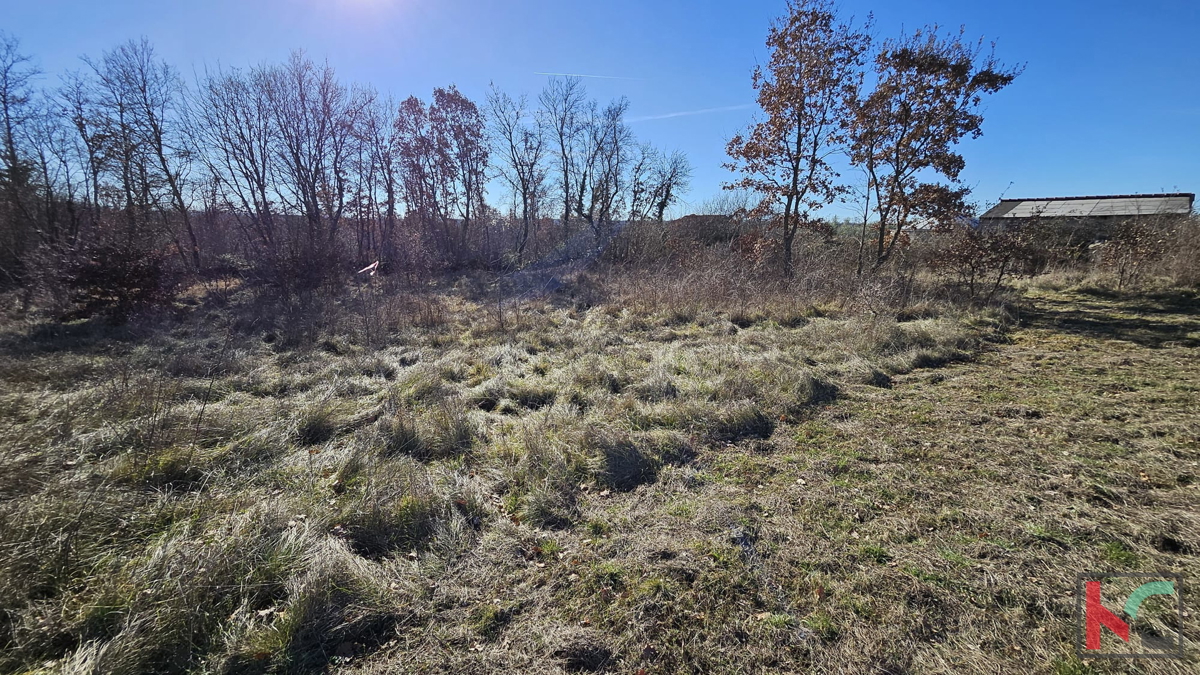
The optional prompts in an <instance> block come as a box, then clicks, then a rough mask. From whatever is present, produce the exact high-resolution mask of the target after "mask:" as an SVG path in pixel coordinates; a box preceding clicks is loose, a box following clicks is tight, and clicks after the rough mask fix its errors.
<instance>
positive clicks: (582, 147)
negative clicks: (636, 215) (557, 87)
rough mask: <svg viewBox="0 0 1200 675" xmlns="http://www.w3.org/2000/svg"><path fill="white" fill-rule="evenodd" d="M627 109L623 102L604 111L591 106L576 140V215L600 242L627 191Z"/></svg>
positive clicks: (629, 135)
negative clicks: (625, 182)
mask: <svg viewBox="0 0 1200 675" xmlns="http://www.w3.org/2000/svg"><path fill="white" fill-rule="evenodd" d="M628 109H629V101H627V100H626V99H624V98H621V99H618V100H616V101H613V102H612V103H610V104H608V105H607V106H605V107H604V108H603V109H600V108H599V107H598V106H597V105H596V104H595V102H590V103H589V105H588V106H587V117H586V118H585V122H584V125H583V132H582V133H581V134H580V135H579V137H578V139H577V142H578V145H579V147H578V151H577V153H576V156H577V157H578V158H579V159H580V161H579V163H578V165H577V166H576V170H575V173H574V183H575V186H574V189H575V192H574V197H575V204H574V206H575V215H577V216H579V217H580V218H582V219H583V220H584V221H585V222H587V224H588V226H589V227H590V228H591V230H592V233H593V234H594V235H595V237H596V239H597V240H599V239H601V238H602V237H603V236H604V234H605V233H606V232H607V230H608V228H609V225H611V222H612V219H613V215H614V214H615V213H616V212H617V211H618V209H619V208H620V203H619V200H620V198H621V196H622V194H623V192H624V189H625V184H624V178H625V170H626V169H627V167H628V164H629V161H630V146H632V145H633V134H632V133H630V131H629V127H627V126H626V125H625V123H624V122H623V121H622V118H624V116H625V112H626V111H627V110H628Z"/></svg>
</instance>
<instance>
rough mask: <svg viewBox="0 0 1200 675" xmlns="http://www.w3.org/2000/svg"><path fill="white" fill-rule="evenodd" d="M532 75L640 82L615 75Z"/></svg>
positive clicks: (632, 78) (637, 78)
mask: <svg viewBox="0 0 1200 675" xmlns="http://www.w3.org/2000/svg"><path fill="white" fill-rule="evenodd" d="M534 75H551V76H556V77H591V78H595V79H597V80H640V79H642V78H640V77H617V76H616V75H582V74H580V73H534Z"/></svg>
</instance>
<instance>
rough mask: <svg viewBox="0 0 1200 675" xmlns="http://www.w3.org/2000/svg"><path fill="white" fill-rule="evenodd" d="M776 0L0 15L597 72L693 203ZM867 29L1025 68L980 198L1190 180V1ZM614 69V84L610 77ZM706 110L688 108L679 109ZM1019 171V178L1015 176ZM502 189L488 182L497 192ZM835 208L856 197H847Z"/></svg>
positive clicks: (59, 59)
mask: <svg viewBox="0 0 1200 675" xmlns="http://www.w3.org/2000/svg"><path fill="white" fill-rule="evenodd" d="M783 8H784V3H783V2H782V0H743V1H740V2H717V1H714V0H690V1H684V0H665V1H657V2H654V1H650V0H607V1H605V2H588V3H584V2H573V1H571V0H557V1H552V0H527V1H523V2H503V3H502V2H495V1H494V0H493V1H484V0H237V1H235V0H206V1H205V2H191V3H182V2H171V1H164V0H159V1H157V2H150V1H145V0H106V1H104V2H99V1H97V0H89V1H83V2H81V1H66V0H39V1H36V2H30V1H27V0H0V30H5V31H7V32H9V33H11V34H13V35H15V36H17V37H18V38H19V39H20V40H21V42H22V46H23V48H24V51H26V52H27V53H30V54H32V55H33V56H34V57H35V58H36V59H37V61H38V63H39V64H40V66H41V67H42V69H43V70H44V71H46V73H47V74H48V75H47V77H48V78H49V79H50V81H52V78H53V76H55V75H57V73H59V72H62V71H63V70H66V69H71V68H77V67H79V61H78V58H79V57H80V56H81V55H84V54H91V55H98V54H99V53H100V52H101V51H103V50H104V49H107V48H109V47H112V46H114V45H115V44H117V43H119V42H122V41H124V40H127V39H129V38H136V37H140V36H146V37H147V38H149V39H150V40H151V41H152V42H153V43H154V44H155V46H156V48H157V49H158V51H159V53H160V54H161V55H162V56H163V57H164V58H165V59H167V60H168V61H169V62H171V63H172V64H173V65H175V66H176V67H177V68H179V69H180V70H181V71H182V72H183V73H184V74H185V75H186V76H188V77H190V76H191V74H192V73H193V72H195V71H199V70H202V69H203V67H204V66H205V65H206V64H208V65H215V64H218V63H220V64H222V65H226V66H230V65H247V64H254V63H259V62H263V61H278V60H282V59H284V58H286V56H287V54H288V52H289V51H290V50H291V49H294V48H304V49H306V50H307V51H308V52H309V54H310V55H312V56H314V57H316V58H327V59H328V60H329V61H330V63H331V64H332V65H333V66H334V67H335V68H337V70H338V72H339V73H340V74H341V76H342V77H343V78H345V79H347V80H355V81H361V82H368V83H371V84H372V85H374V86H375V87H376V88H377V89H379V90H381V91H383V92H390V93H392V94H394V95H396V96H397V97H404V96H407V95H409V94H410V93H416V94H418V95H420V96H422V97H423V98H427V97H428V96H429V94H430V92H431V91H432V89H433V88H434V87H436V86H444V85H447V84H450V83H454V84H457V85H458V87H459V88H460V89H461V90H462V91H463V92H464V93H466V94H467V95H468V96H471V97H472V98H476V99H477V100H480V101H482V98H483V95H484V93H485V91H486V88H487V85H488V83H489V82H492V81H494V82H495V83H496V84H497V85H499V86H500V87H501V88H502V89H504V90H506V91H509V92H510V93H514V94H516V93H520V92H527V93H529V94H530V95H531V97H532V96H535V95H536V93H537V91H538V90H540V88H541V87H542V85H543V84H544V82H545V80H546V76H544V75H538V74H536V73H539V72H558V73H581V74H587V75H603V76H607V77H606V78H589V79H587V80H586V84H587V87H588V90H589V92H590V93H591V94H592V95H593V96H594V97H596V98H599V99H601V100H602V101H603V100H607V99H610V98H613V97H617V96H621V95H625V96H628V97H629V99H630V102H631V107H630V112H629V120H630V123H631V125H632V126H633V128H634V129H635V131H636V133H637V135H638V136H639V138H641V139H644V140H648V141H651V142H653V143H654V144H656V145H658V146H660V147H663V148H666V149H668V150H673V149H680V150H683V151H684V152H686V153H687V155H688V156H689V158H690V159H691V161H692V164H693V165H694V167H695V176H694V178H693V181H692V182H693V189H692V191H691V193H690V194H689V195H687V197H686V199H687V201H688V202H689V204H685V205H682V206H681V212H687V211H688V210H689V206H696V205H699V204H700V203H701V202H703V201H704V200H705V199H707V198H708V197H710V196H712V195H714V194H715V193H717V192H719V190H720V186H721V183H722V182H724V181H726V180H729V178H730V175H729V173H728V172H727V171H725V170H724V169H722V168H721V163H722V162H723V161H724V159H725V155H724V146H725V141H726V140H727V139H728V138H729V137H730V136H731V135H733V134H734V133H735V132H736V131H738V130H739V129H741V128H743V127H744V126H746V125H747V124H748V123H749V122H750V121H751V119H752V117H753V115H754V112H755V111H754V109H753V106H752V104H753V102H754V98H753V91H752V90H751V88H750V71H751V70H752V68H753V67H754V65H755V64H756V63H760V62H764V61H765V60H766V57H767V54H766V50H765V48H764V46H763V39H764V37H765V35H766V30H767V26H768V24H769V22H770V20H771V19H772V18H773V17H775V16H777V15H778V14H780V13H781V12H782V11H783ZM843 10H844V11H845V12H846V13H847V14H854V15H858V16H863V15H865V14H866V13H867V12H869V11H874V12H875V16H876V24H877V32H878V33H879V34H880V35H881V36H885V37H886V36H891V35H897V34H899V32H900V31H901V30H902V29H909V30H911V29H915V28H917V27H918V26H920V25H923V24H925V23H930V22H937V23H940V24H942V25H944V26H952V27H957V26H959V25H966V27H967V29H968V33H969V34H970V35H972V36H979V35H982V36H985V37H986V38H987V39H989V40H992V39H994V40H997V41H998V43H999V44H998V48H997V52H998V54H999V55H1000V57H1001V58H1002V59H1003V60H1005V61H1006V62H1009V63H1020V62H1023V63H1025V64H1027V67H1026V71H1025V74H1024V75H1022V76H1021V77H1020V78H1018V80H1017V81H1016V83H1014V84H1013V85H1012V86H1011V87H1010V88H1009V89H1007V90H1005V91H1003V92H1001V93H1000V94H998V95H997V96H995V97H993V98H992V99H990V100H989V101H988V102H987V111H986V122H985V124H984V136H983V137H982V138H980V139H978V140H974V141H967V142H966V143H965V144H964V146H963V151H964V154H965V155H966V157H967V169H966V171H965V172H964V175H963V177H964V179H965V180H966V182H967V183H968V184H969V185H971V186H972V187H973V189H974V191H975V199H976V200H978V201H979V202H981V203H990V202H993V201H995V199H996V198H997V197H998V196H999V195H1000V194H1001V193H1002V192H1005V191H1007V195H1006V196H1008V197H1022V196H1058V195H1076V194H1105V193H1127V192H1158V191H1176V190H1180V191H1186V192H1196V191H1197V190H1198V189H1200V86H1197V85H1200V43H1198V42H1197V36H1198V35H1200V30H1198V29H1200V2H1196V0H1148V1H1145V2H1137V3H1134V2H1129V1H1128V0H1125V1H1116V0H1090V1H1082V0H1043V1H1041V2H1027V1H1024V0H1009V1H1008V2H998V1H988V2H973V1H971V0H967V1H965V2H964V1H962V0H958V1H956V2H950V1H942V0H936V1H926V2H911V1H905V0H886V1H884V0H876V1H875V2H868V1H865V0H862V1H860V0H844V2H843ZM616 78H620V79H616ZM694 111H707V112H700V113H696V114H686V115H673V114H674V113H687V112H694ZM1010 183H1011V187H1010ZM496 196H497V197H499V195H496ZM845 212H846V213H849V212H850V209H849V208H847V209H846V210H845Z"/></svg>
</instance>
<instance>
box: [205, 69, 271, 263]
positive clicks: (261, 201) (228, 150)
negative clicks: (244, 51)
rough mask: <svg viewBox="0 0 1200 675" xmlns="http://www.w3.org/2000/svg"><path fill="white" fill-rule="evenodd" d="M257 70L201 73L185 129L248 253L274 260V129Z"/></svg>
mask: <svg viewBox="0 0 1200 675" xmlns="http://www.w3.org/2000/svg"><path fill="white" fill-rule="evenodd" d="M266 78H267V74H266V73H265V72H263V71H261V70H256V71H252V72H249V73H245V72H242V71H238V70H233V71H229V72H220V71H218V72H215V73H207V74H206V75H205V77H204V78H203V79H202V80H201V81H200V83H199V85H198V90H199V92H198V98H197V101H196V103H195V105H193V106H192V112H193V117H192V122H193V124H192V125H191V131H192V137H193V142H194V144H195V146H196V153H195V156H196V157H198V158H200V160H201V161H202V162H203V163H204V165H205V167H206V168H207V170H208V172H209V174H210V175H211V177H212V179H213V181H215V182H216V183H217V184H218V185H219V186H220V188H221V190H220V191H221V193H222V194H223V196H224V201H225V202H226V204H227V205H228V208H229V210H231V211H232V212H233V213H234V214H235V215H236V218H237V222H238V224H239V226H240V227H241V229H242V232H243V233H244V235H245V239H246V241H247V243H248V244H250V245H251V246H252V247H253V248H254V249H256V250H258V251H261V252H264V253H266V255H267V256H268V257H269V258H271V259H274V258H275V256H276V255H277V254H278V252H279V251H278V245H279V234H278V232H277V226H276V222H275V219H276V218H275V216H276V203H277V201H278V197H277V196H276V195H275V180H276V169H275V165H276V163H277V161H276V155H275V152H274V146H275V126H274V122H273V113H272V107H271V102H270V99H269V96H268V90H267V81H266Z"/></svg>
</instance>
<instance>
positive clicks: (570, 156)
mask: <svg viewBox="0 0 1200 675" xmlns="http://www.w3.org/2000/svg"><path fill="white" fill-rule="evenodd" d="M586 98H587V94H586V92H585V91H584V88H583V84H582V83H581V82H580V81H579V78H574V77H568V78H563V79H559V78H551V80H550V82H549V83H548V84H547V85H546V88H545V89H543V90H542V93H541V95H540V96H539V97H538V101H539V103H540V104H541V107H542V110H543V111H545V115H546V117H545V119H546V125H547V127H548V128H549V132H550V137H551V142H552V143H553V144H554V153H555V159H556V160H557V162H556V164H557V167H556V168H557V174H558V175H557V177H556V179H555V181H556V184H557V186H558V192H559V198H560V199H561V201H562V236H563V241H564V242H566V241H567V240H568V239H569V238H570V236H571V213H572V212H573V211H574V208H575V205H576V203H577V202H578V199H577V198H576V193H575V191H574V188H573V184H574V177H575V175H576V172H577V171H578V168H577V160H576V157H575V148H576V145H577V144H578V143H579V139H580V137H581V135H582V134H583V130H584V125H583V115H584V109H585V101H586Z"/></svg>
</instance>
